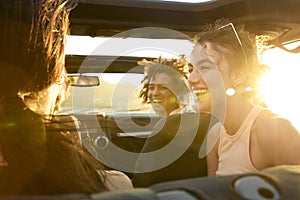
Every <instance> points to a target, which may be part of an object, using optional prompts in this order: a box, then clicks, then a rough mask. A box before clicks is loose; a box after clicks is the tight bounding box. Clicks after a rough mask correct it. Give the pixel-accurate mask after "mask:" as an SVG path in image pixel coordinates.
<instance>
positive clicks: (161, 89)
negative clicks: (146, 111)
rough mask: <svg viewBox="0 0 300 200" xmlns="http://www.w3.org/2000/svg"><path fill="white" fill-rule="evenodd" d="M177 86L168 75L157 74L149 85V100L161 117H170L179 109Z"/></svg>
mask: <svg viewBox="0 0 300 200" xmlns="http://www.w3.org/2000/svg"><path fill="white" fill-rule="evenodd" d="M175 85H176V83H174V81H173V79H172V77H170V76H169V75H168V74H166V73H157V74H155V75H154V76H153V77H152V78H151V80H150V83H149V88H148V98H149V100H150V102H151V104H152V106H153V109H154V111H155V112H157V113H158V114H161V115H166V116H167V115H169V114H170V113H171V112H172V111H173V110H175V109H177V108H179V105H178V102H177V98H176V95H175V94H174V91H176V90H175V88H174V87H175Z"/></svg>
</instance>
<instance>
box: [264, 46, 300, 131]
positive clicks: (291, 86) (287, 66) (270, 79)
mask: <svg viewBox="0 0 300 200" xmlns="http://www.w3.org/2000/svg"><path fill="white" fill-rule="evenodd" d="M263 59H264V60H263V62H264V63H265V64H267V65H268V66H269V67H270V71H269V73H267V74H266V75H265V77H264V78H263V79H262V82H261V94H262V96H263V98H264V100H265V102H266V104H267V105H268V107H269V108H270V109H271V110H273V111H274V112H276V113H278V114H280V115H281V116H283V117H285V118H287V119H289V120H290V121H291V122H292V123H293V124H294V126H295V127H296V128H297V129H298V130H300V92H299V91H300V90H299V86H300V78H299V76H300V54H299V53H298V54H292V53H288V52H285V51H284V50H281V49H278V48H276V49H272V50H268V51H266V52H265V53H264V55H263Z"/></svg>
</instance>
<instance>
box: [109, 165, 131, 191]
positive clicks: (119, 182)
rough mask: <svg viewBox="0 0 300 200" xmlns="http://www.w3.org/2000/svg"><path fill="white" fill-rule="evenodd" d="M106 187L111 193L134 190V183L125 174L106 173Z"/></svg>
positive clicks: (117, 172) (113, 171)
mask: <svg viewBox="0 0 300 200" xmlns="http://www.w3.org/2000/svg"><path fill="white" fill-rule="evenodd" d="M105 185H106V186H107V188H108V189H109V190H110V191H114V190H122V189H132V188H133V185H132V182H131V180H130V179H129V177H128V176H127V175H126V174H124V173H123V172H120V171H116V170H107V171H106V181H105Z"/></svg>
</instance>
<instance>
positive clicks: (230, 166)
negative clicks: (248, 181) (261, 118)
mask: <svg viewBox="0 0 300 200" xmlns="http://www.w3.org/2000/svg"><path fill="white" fill-rule="evenodd" d="M263 110H264V109H263V108H261V107H254V108H253V109H252V110H251V111H250V113H249V114H248V116H247V117H246V119H245V120H244V122H243V123H242V125H241V127H240V128H239V130H238V131H237V132H236V133H235V134H234V135H229V134H227V133H226V131H225V129H224V128H223V129H222V131H221V132H220V140H219V148H218V156H219V159H218V163H219V164H218V169H217V171H216V175H217V176H223V175H231V174H240V173H249V172H257V171H258V170H257V169H256V168H255V167H254V166H253V164H252V161H251V159H250V134H251V129H252V126H253V123H254V122H255V120H256V118H257V116H258V115H259V114H260V113H261V111H263Z"/></svg>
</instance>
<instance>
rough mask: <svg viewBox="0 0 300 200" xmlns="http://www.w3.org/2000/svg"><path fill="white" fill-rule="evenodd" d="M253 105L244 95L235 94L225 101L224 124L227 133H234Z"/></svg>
mask: <svg viewBox="0 0 300 200" xmlns="http://www.w3.org/2000/svg"><path fill="white" fill-rule="evenodd" d="M253 107H254V106H253V105H252V104H251V103H250V102H249V101H248V100H247V99H245V98H244V97H242V96H239V95H236V96H233V97H229V98H228V101H227V108H226V116H225V122H224V126H225V129H226V131H227V133H228V134H230V135H234V134H235V133H236V132H237V131H238V130H239V128H240V126H241V125H242V123H243V122H244V120H245V119H246V117H247V116H248V114H249V112H250V111H251V110H252V108H253Z"/></svg>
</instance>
